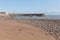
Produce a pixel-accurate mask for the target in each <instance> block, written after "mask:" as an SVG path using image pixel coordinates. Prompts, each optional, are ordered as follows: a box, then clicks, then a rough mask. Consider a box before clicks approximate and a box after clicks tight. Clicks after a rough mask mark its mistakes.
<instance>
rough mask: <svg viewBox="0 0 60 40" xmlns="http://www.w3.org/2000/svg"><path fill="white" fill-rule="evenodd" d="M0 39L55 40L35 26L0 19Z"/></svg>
mask: <svg viewBox="0 0 60 40" xmlns="http://www.w3.org/2000/svg"><path fill="white" fill-rule="evenodd" d="M0 40H56V39H55V38H54V37H53V36H51V35H49V34H48V32H47V31H45V30H43V29H41V28H37V26H36V27H35V26H33V25H29V24H26V23H25V24H24V23H19V22H16V21H14V20H0Z"/></svg>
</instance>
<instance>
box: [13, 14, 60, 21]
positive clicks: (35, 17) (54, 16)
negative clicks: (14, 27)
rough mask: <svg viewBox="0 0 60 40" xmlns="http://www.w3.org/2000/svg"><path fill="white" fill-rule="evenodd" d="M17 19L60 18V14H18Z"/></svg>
mask: <svg viewBox="0 0 60 40" xmlns="http://www.w3.org/2000/svg"><path fill="white" fill-rule="evenodd" d="M13 18H15V19H45V20H46V19H48V20H50V19H51V20H60V15H46V16H16V17H13Z"/></svg>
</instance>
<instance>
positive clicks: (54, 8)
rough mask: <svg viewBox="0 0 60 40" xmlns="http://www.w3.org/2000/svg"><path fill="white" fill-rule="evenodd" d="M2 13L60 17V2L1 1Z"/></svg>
mask: <svg viewBox="0 0 60 40" xmlns="http://www.w3.org/2000/svg"><path fill="white" fill-rule="evenodd" d="M0 11H6V12H10V13H42V12H43V13H45V14H49V15H54V14H56V15H57V14H58V15H60V0H0Z"/></svg>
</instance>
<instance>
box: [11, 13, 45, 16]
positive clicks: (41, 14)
mask: <svg viewBox="0 0 60 40" xmlns="http://www.w3.org/2000/svg"><path fill="white" fill-rule="evenodd" d="M10 16H11V17H14V16H45V14H43V13H40V14H10Z"/></svg>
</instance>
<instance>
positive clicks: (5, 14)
mask: <svg viewBox="0 0 60 40" xmlns="http://www.w3.org/2000/svg"><path fill="white" fill-rule="evenodd" d="M0 16H9V13H8V12H0Z"/></svg>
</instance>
